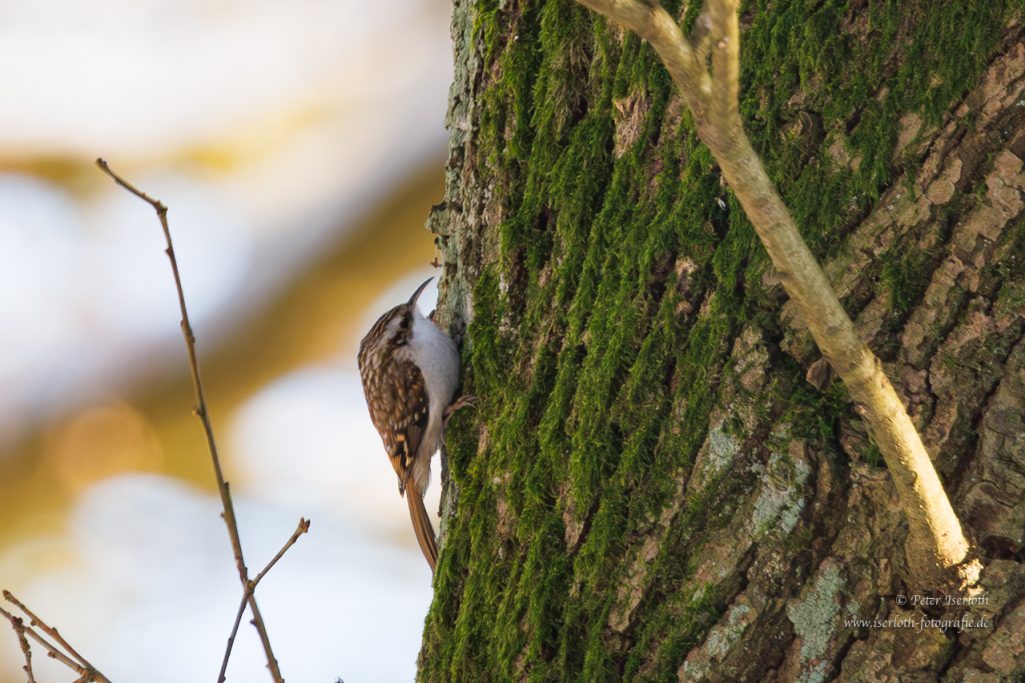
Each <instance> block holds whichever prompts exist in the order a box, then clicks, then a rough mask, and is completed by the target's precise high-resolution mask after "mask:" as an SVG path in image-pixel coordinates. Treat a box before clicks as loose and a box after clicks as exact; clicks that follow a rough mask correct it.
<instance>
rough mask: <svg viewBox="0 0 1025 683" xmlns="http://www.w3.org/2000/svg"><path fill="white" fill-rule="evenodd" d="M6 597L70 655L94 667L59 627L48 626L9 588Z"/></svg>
mask: <svg viewBox="0 0 1025 683" xmlns="http://www.w3.org/2000/svg"><path fill="white" fill-rule="evenodd" d="M4 599H6V600H7V602H10V603H12V604H13V605H14V606H16V607H17V608H18V609H20V610H21V611H22V612H24V613H25V614H26V616H28V618H29V619H31V620H32V625H33V626H38V627H39V630H40V631H42V632H43V633H45V634H46V635H48V636H50V637H51V638H53V639H54V640H55V641H57V643H58V644H59V645H60V646H61V647H63V648H64V650H65V651H66V652H67V653H68V654H69V655H71V656H72V657H74V658H75V659H76V660H78V663H79V664H81V665H82V666H84V667H87V668H90V669H91V668H93V666H92V664H90V663H89V662H88V661H86V659H85V657H83V656H82V655H80V654H78V651H77V650H75V648H73V647H71V643H69V642H68V641H66V640H64V637H63V636H62V635H61V634H60V632H59V631H58V630H57V629H55V628H52V627H50V626H47V625H46V623H45V622H44V621H43V620H42V619H40V618H39V617H37V616H36V615H35V614H34V613H33V612H32V610H30V609H29V608H28V607H26V606H25V605H24V604H22V602H21V601H20V600H18V598H16V597H14V594H13V593H11V591H9V590H5V591H4Z"/></svg>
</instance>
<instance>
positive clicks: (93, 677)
mask: <svg viewBox="0 0 1025 683" xmlns="http://www.w3.org/2000/svg"><path fill="white" fill-rule="evenodd" d="M4 597H6V598H7V599H8V600H10V601H11V602H12V603H13V604H15V605H17V606H18V608H19V609H20V610H22V611H23V612H24V613H25V615H26V616H28V617H29V619H30V623H31V624H32V625H33V626H38V627H39V628H40V629H42V630H43V631H44V632H45V633H46V634H47V635H50V636H51V637H53V638H54V639H55V640H57V641H58V642H59V643H61V645H62V646H64V647H65V648H67V650H68V652H70V653H74V655H75V658H76V659H78V660H79V661H75V660H73V659H71V658H70V657H68V655H66V654H64V653H63V652H61V651H60V649H59V648H58V646H56V645H54V644H53V643H51V642H50V641H48V640H47V639H46V638H44V637H43V636H41V635H40V634H39V632H38V631H36V630H35V629H34V628H31V627H30V626H25V624H24V623H23V622H22V620H21V618H20V617H16V616H14V615H13V614H11V613H10V612H8V611H7V610H5V609H4V608H2V607H0V616H3V617H5V618H6V619H7V620H8V621H9V622H11V626H12V627H13V628H14V631H15V633H17V634H18V641H19V643H20V644H21V650H22V652H23V653H24V654H25V667H24V670H25V672H26V673H27V674H28V677H29V678H28V680H29V683H32V682H33V681H34V678H33V674H32V663H31V651H30V648H29V643H28V640H27V639H26V636H28V638H31V639H32V640H34V641H36V642H37V643H39V644H40V645H42V646H43V648H44V649H45V650H46V654H47V656H48V657H50V658H51V659H56V660H57V661H58V662H60V663H62V664H64V665H65V666H67V667H68V668H69V669H71V670H72V671H74V672H75V673H77V674H78V675H79V676H80V677H81V678H80V679H79V680H83V681H96V683H110V679H109V678H107V677H106V676H104V675H103V674H101V673H100V672H99V671H97V670H96V667H94V666H93V665H92V664H90V663H89V662H88V661H86V659H85V658H84V657H82V656H81V655H80V654H78V653H77V652H75V651H74V649H73V648H72V647H71V646H70V645H68V644H67V641H65V640H64V639H63V638H61V636H60V634H58V633H57V629H55V628H50V627H49V626H47V625H46V624H45V623H43V622H42V621H40V620H39V618H38V617H36V616H35V615H34V614H32V613H31V612H30V611H29V610H28V609H26V608H25V606H24V605H23V604H22V603H21V602H19V601H18V600H17V599H16V598H15V597H14V596H13V595H11V593H10V591H4Z"/></svg>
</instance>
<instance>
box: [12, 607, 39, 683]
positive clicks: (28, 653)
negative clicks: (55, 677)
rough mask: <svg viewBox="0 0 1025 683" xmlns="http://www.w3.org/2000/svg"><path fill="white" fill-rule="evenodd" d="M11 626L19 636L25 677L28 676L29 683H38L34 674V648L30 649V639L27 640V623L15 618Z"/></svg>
mask: <svg viewBox="0 0 1025 683" xmlns="http://www.w3.org/2000/svg"><path fill="white" fill-rule="evenodd" d="M11 625H12V626H13V627H14V632H15V633H16V634H17V635H18V645H20V646H21V653H22V654H23V655H24V656H25V666H23V667H22V669H23V670H24V671H25V675H26V676H28V683H36V677H35V675H34V674H33V673H32V648H30V647H29V644H28V639H27V638H25V623H24V622H23V621H22V620H21V618H20V617H14V618H13V619H11Z"/></svg>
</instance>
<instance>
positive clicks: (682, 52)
mask: <svg viewBox="0 0 1025 683" xmlns="http://www.w3.org/2000/svg"><path fill="white" fill-rule="evenodd" d="M577 2H579V3H580V4H581V5H583V6H585V7H589V8H591V9H593V10H594V11H596V12H598V13H600V14H603V15H605V16H606V17H608V18H609V19H612V20H613V21H615V22H616V23H619V24H622V25H623V26H625V27H627V28H628V29H630V30H631V31H633V32H634V33H636V34H637V35H639V36H640V37H641V38H643V39H644V40H646V41H648V42H649V43H651V46H652V47H653V48H655V51H656V52H657V53H658V56H659V57H660V58H661V59H662V63H663V64H665V67H666V69H667V70H668V71H669V75H670V76H672V77H673V80H674V81H676V84H677V85H678V86H679V88H680V94H681V95H682V96H683V98H684V99H685V100H686V101H687V104H688V105H689V106H690V108H691V110H692V111H694V112H695V115H697V114H698V113H701V114H704V112H705V110H706V109H707V108H708V105H709V102H710V100H709V98H710V97H711V92H712V79H711V77H710V76H709V73H708V69H706V68H705V64H704V58H703V56H702V55H701V50H702V49H706V48H704V47H703V46H702V45H701V44H700V42H699V43H698V44H696V45H695V44H692V43H691V41H690V40H688V39H687V37H686V36H684V35H683V30H682V29H680V26H679V24H677V23H676V20H675V19H673V17H671V16H670V15H669V13H668V12H666V11H665V10H664V9H663V8H662V5H661V4H659V3H658V2H656V1H655V0H577ZM699 38H701V36H700V34H699Z"/></svg>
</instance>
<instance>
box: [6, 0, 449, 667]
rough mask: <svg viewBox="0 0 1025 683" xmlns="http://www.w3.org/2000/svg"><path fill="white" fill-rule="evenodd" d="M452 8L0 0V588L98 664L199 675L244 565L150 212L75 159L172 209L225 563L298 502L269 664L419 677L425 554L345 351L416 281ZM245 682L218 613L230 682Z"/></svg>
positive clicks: (212, 657) (427, 251)
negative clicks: (302, 521) (103, 166)
mask: <svg viewBox="0 0 1025 683" xmlns="http://www.w3.org/2000/svg"><path fill="white" fill-rule="evenodd" d="M449 9H450V8H449V6H448V3H447V2H444V1H442V0H390V1H389V2H384V3H369V2H361V1H357V0H293V1H292V2H289V3H283V2H279V1H276V0H275V1H271V0H246V1H245V2H242V1H241V0H173V1H172V0H55V1H54V2H48V3H39V2H34V1H33V0H7V1H6V2H4V3H3V5H2V6H0V63H2V64H4V67H5V68H3V69H2V70H0V91H2V92H3V93H4V106H3V107H2V108H0V321H2V322H0V329H2V330H3V334H2V337H0V345H2V348H0V351H2V352H0V588H8V589H10V590H12V591H13V592H14V593H15V594H16V595H17V596H18V597H20V598H21V599H22V600H23V601H24V602H26V603H27V604H28V606H29V607H31V608H32V609H34V610H35V611H36V612H37V613H38V614H39V615H40V616H41V617H43V618H44V619H46V620H47V621H48V622H49V623H51V625H56V626H58V627H59V628H60V630H61V633H62V634H63V635H65V636H66V637H67V638H68V640H70V641H71V643H72V644H73V645H74V646H75V647H76V648H77V649H78V650H79V651H80V652H82V654H83V655H85V656H86V657H87V658H88V659H90V661H92V662H93V663H94V664H95V665H96V666H97V667H98V668H99V669H100V670H101V671H103V672H104V673H105V674H106V675H107V676H109V677H110V678H111V679H113V680H114V681H157V682H159V681H200V680H214V679H215V678H216V675H217V670H218V667H219V665H220V661H221V657H222V654H223V650H224V644H225V641H226V639H227V636H228V632H229V630H230V627H231V623H232V620H233V618H234V613H235V609H236V607H237V605H238V599H239V596H240V587H239V584H238V577H237V574H236V570H235V567H234V562H233V559H232V555H231V550H230V545H229V541H228V536H227V533H226V531H225V528H224V524H223V522H222V521H221V519H220V518H219V516H218V515H219V512H220V502H219V499H218V497H217V493H216V490H215V486H214V477H213V472H212V469H211V465H210V459H209V455H208V453H207V450H206V447H205V442H204V439H203V434H202V431H201V429H200V425H199V422H198V421H197V420H196V419H195V418H194V417H193V415H192V414H191V407H192V405H193V398H192V389H191V385H190V383H189V378H188V366H187V361H186V355H185V348H184V345H183V343H182V339H181V333H180V330H179V327H178V321H179V314H178V311H177V301H176V297H175V290H174V285H173V280H172V278H171V272H170V269H169V267H168V264H167V260H166V257H165V256H164V254H163V246H164V245H163V237H162V234H161V232H160V228H159V224H158V222H157V220H156V217H155V215H154V213H153V211H152V210H151V209H150V207H148V206H147V205H146V204H144V203H142V202H141V201H139V200H138V199H135V198H133V197H131V196H130V195H128V194H127V193H126V192H124V191H123V190H120V189H118V188H117V187H116V186H115V185H114V184H113V182H111V181H110V179H109V178H107V177H106V176H104V175H103V174H102V173H101V172H100V171H99V170H98V169H96V167H95V166H94V165H93V160H94V159H95V158H96V157H97V156H102V157H104V158H106V159H107V160H108V161H109V162H110V164H111V167H112V168H113V169H114V170H115V171H117V172H119V173H121V174H122V175H124V176H125V177H126V178H128V179H129V180H131V181H132V182H134V183H135V184H136V185H137V186H138V187H140V188H142V189H143V190H145V191H146V192H148V193H150V194H151V195H153V196H155V197H157V198H159V199H161V200H162V201H163V202H164V203H165V204H167V205H168V206H169V207H170V212H169V219H170V224H171V230H172V233H173V236H174V239H175V247H176V251H177V255H178V261H179V265H180V267H181V271H182V278H183V281H184V287H185V294H186V298H187V302H188V304H189V309H190V314H191V316H192V320H193V326H194V328H195V331H196V336H197V344H198V349H199V354H200V363H201V366H202V370H203V374H204V381H205V385H206V387H205V388H206V393H207V401H208V403H209V408H210V413H211V416H212V418H213V420H214V426H215V430H216V434H217V437H218V441H219V446H220V448H221V450H222V458H223V460H224V465H225V468H226V476H227V478H228V479H229V481H230V482H231V484H232V491H233V495H234V499H235V504H236V509H237V511H238V516H239V524H240V528H241V533H242V541H243V546H244V550H245V552H246V559H247V563H248V565H249V567H250V571H251V573H253V574H255V573H256V571H258V570H259V569H260V568H261V567H262V566H263V565H264V564H265V563H266V562H267V561H268V560H269V559H270V558H271V556H272V555H273V554H274V553H275V552H276V551H277V549H278V548H279V547H280V546H281V544H282V543H283V542H284V541H285V539H287V538H288V536H289V534H291V532H292V531H293V530H294V528H295V526H296V523H297V521H298V519H299V517H300V516H305V517H307V518H309V519H311V520H312V527H311V529H310V533H309V535H307V536H304V537H303V538H302V539H300V541H299V542H298V543H297V544H296V546H294V547H293V548H292V550H291V551H290V552H289V553H288V554H287V555H286V556H285V558H284V559H283V560H282V561H281V562H280V563H279V564H278V565H277V567H276V568H275V569H274V570H273V571H272V572H271V573H270V574H269V575H268V576H267V578H266V579H265V580H264V581H263V583H262V584H261V585H260V589H259V592H258V597H259V601H260V606H261V610H262V611H263V614H264V618H265V620H266V622H267V626H268V630H269V633H270V636H271V640H272V643H273V645H274V648H275V653H276V655H277V657H278V659H279V661H280V663H281V667H282V672H283V674H284V675H285V677H286V679H288V680H290V681H324V682H331V681H335V679H336V678H339V677H340V678H342V679H343V680H344V681H345V682H346V683H358V682H359V681H409V680H412V678H413V676H414V672H415V662H416V656H417V653H418V649H419V644H420V633H421V628H422V623H423V618H424V616H425V614H426V611H427V608H428V606H429V604H430V599H431V588H430V581H431V576H430V572H429V570H428V568H427V565H426V563H425V562H424V560H423V558H422V556H421V554H420V551H419V550H418V548H417V546H416V543H415V540H414V537H413V534H412V532H411V530H410V526H409V520H408V513H407V510H406V505H405V503H404V502H403V501H402V500H401V499H400V498H399V496H398V494H397V491H396V485H395V476H394V474H393V473H392V471H391V467H390V466H389V464H388V462H387V459H386V458H385V456H384V453H383V450H382V447H381V443H380V440H379V438H378V436H377V434H376V432H374V430H373V427H372V425H371V424H370V420H369V417H368V416H367V413H366V407H365V404H364V401H363V396H362V391H361V388H360V384H359V376H358V373H357V370H356V363H355V357H356V348H357V345H358V343H359V339H360V338H361V337H362V335H363V333H364V332H365V331H366V330H367V329H369V326H370V325H371V324H372V322H373V321H374V320H375V319H376V317H377V316H378V315H380V314H381V313H383V312H384V311H385V310H386V309H387V308H389V307H391V306H392V305H394V304H396V303H399V302H401V301H403V300H405V299H406V298H407V297H408V296H409V294H410V292H412V290H413V289H414V288H415V287H416V285H417V284H418V283H419V282H420V281H422V279H424V278H425V277H428V276H430V275H432V274H435V270H434V269H433V268H432V267H431V266H430V265H429V263H430V262H431V260H432V259H433V257H434V249H433V244H432V237H431V235H430V234H429V233H428V232H427V231H426V230H425V229H424V227H423V226H424V222H425V220H426V218H427V215H428V210H429V208H430V205H431V204H433V203H436V202H439V201H441V197H442V179H443V178H442V173H443V166H444V153H445V146H446V139H447V138H446V133H445V130H444V128H443V118H444V112H445V106H446V98H447V93H448V85H449V82H450V80H451V47H450V40H449V35H448V19H449ZM434 296H436V290H434V288H433V286H432V288H431V289H429V290H428V291H427V292H426V293H425V295H424V296H423V297H421V308H422V309H423V310H424V312H425V313H426V312H428V311H429V310H430V309H431V308H432V300H433V297H434ZM436 460H437V459H436ZM437 481H438V478H437V476H435V477H434V482H435V484H434V485H433V486H432V489H431V494H432V495H431V496H430V498H429V500H428V507H429V508H430V509H432V510H436V509H437V497H438V485H437ZM22 664H23V660H22V657H21V653H20V651H19V649H18V645H17V640H16V639H15V636H14V633H13V632H12V631H11V630H10V629H8V628H7V624H6V622H4V623H0V681H23V680H24V679H25V676H24V674H23V673H22V671H21V666H22ZM33 664H34V665H35V669H36V678H37V679H38V680H39V681H40V683H44V682H49V681H70V680H73V678H74V675H73V674H72V672H71V671H70V670H68V669H65V668H63V667H62V666H60V665H58V664H55V663H54V662H52V661H51V660H49V659H48V658H47V657H45V656H44V653H43V652H42V651H41V650H40V649H38V648H36V649H35V657H34V658H33ZM265 679H267V676H266V670H265V661H264V658H263V652H262V649H261V648H260V645H259V642H258V639H257V637H256V633H255V630H254V629H253V628H252V627H251V626H249V625H248V624H247V623H244V624H243V626H242V628H241V630H240V635H239V639H238V641H237V642H236V646H235V652H234V655H233V657H232V664H231V666H230V667H229V669H228V680H229V681H258V680H265Z"/></svg>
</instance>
